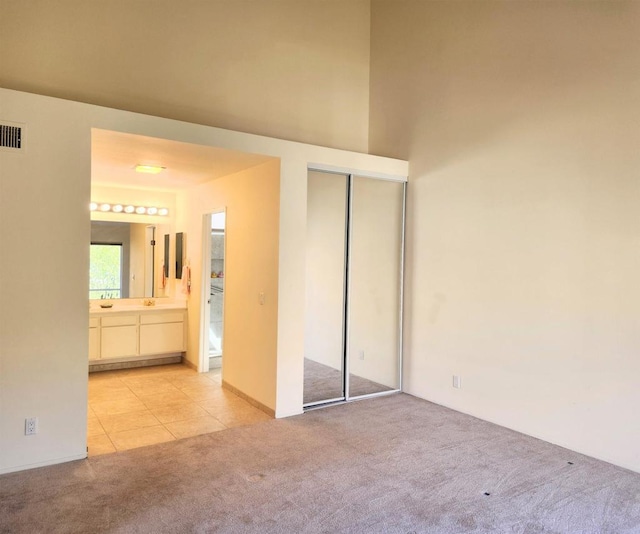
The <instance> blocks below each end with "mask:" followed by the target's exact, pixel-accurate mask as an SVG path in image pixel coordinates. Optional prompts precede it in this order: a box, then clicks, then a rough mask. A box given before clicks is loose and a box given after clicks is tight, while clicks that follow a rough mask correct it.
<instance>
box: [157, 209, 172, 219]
mask: <svg viewBox="0 0 640 534" xmlns="http://www.w3.org/2000/svg"><path fill="white" fill-rule="evenodd" d="M158 215H162V216H163V217H164V216H165V215H169V210H168V209H167V208H160V209H159V210H158Z"/></svg>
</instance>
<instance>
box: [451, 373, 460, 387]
mask: <svg viewBox="0 0 640 534" xmlns="http://www.w3.org/2000/svg"><path fill="white" fill-rule="evenodd" d="M453 387H454V388H456V389H460V388H461V387H462V378H460V377H459V376H458V375H453Z"/></svg>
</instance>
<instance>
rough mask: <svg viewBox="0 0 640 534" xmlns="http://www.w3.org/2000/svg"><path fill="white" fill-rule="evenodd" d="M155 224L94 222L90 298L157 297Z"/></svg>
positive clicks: (92, 222)
mask: <svg viewBox="0 0 640 534" xmlns="http://www.w3.org/2000/svg"><path fill="white" fill-rule="evenodd" d="M155 232H156V225H150V224H143V223H128V222H110V221H91V258H90V276H89V298H90V299H118V298H144V297H155V296H158V295H156V294H155V293H156V291H155V286H156V284H155V280H154V270H155V264H156V261H155V255H156V250H155V248H156V247H155Z"/></svg>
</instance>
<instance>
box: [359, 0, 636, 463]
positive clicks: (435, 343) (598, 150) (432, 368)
mask: <svg viewBox="0 0 640 534" xmlns="http://www.w3.org/2000/svg"><path fill="white" fill-rule="evenodd" d="M639 26H640V4H639V3H638V2H562V1H557V2H525V1H523V2H475V1H474V2H423V1H421V0H417V1H410V0H407V1H404V2H390V1H378V0H373V2H372V53H371V54H372V65H371V144H370V148H371V150H372V151H373V152H375V153H383V154H388V155H394V156H400V157H408V158H410V160H411V178H410V184H409V204H408V217H409V219H408V244H409V247H408V255H407V277H408V283H407V292H406V295H407V306H406V318H407V322H406V327H407V331H406V360H405V377H406V389H407V391H409V392H410V393H413V394H416V395H419V396H421V397H425V398H427V399H430V400H433V401H435V402H438V403H441V404H444V405H447V406H451V407H453V408H456V409H458V410H461V411H463V412H467V413H470V414H473V415H476V416H478V417H481V418H483V419H488V420H490V421H494V422H497V423H499V424H502V425H505V426H508V427H511V428H514V429H517V430H520V431H522V432H525V433H528V434H531V435H534V436H538V437H541V438H543V439H545V440H548V441H551V442H554V443H558V444H561V445H564V446H567V447H569V448H571V449H574V450H577V451H581V452H584V453H586V454H589V455H593V456H595V457H598V458H602V459H605V460H608V461H611V462H614V463H617V464H619V465H622V466H626V467H628V468H631V469H634V470H636V471H640V425H638V424H637V413H636V412H637V407H638V406H639V405H640V388H639V387H638V377H639V376H640V358H639V357H638V355H639V354H640V328H639V327H640V323H639V322H638V321H639V319H638V318H639V317H640V281H639V280H640V278H639V277H638V273H640V247H639V245H640V224H639V223H640V217H639V215H638V214H639V213H640V210H639V209H638V206H640V180H639V179H638V169H640V151H638V146H640V126H639V125H640V99H639V97H638V95H639V94H640V92H639V91H638V89H639V85H638V58H639V57H640V39H638V27H639ZM454 374H457V375H460V376H461V377H462V389H459V390H456V389H453V388H452V375H454Z"/></svg>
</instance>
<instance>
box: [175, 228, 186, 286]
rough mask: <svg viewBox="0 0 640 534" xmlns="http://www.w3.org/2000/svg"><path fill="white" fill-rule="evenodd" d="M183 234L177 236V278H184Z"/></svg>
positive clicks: (179, 233)
mask: <svg viewBox="0 0 640 534" xmlns="http://www.w3.org/2000/svg"><path fill="white" fill-rule="evenodd" d="M183 236H184V234H183V233H182V232H178V233H177V234H176V278H177V279H180V278H182V254H183V253H184V247H183Z"/></svg>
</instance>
